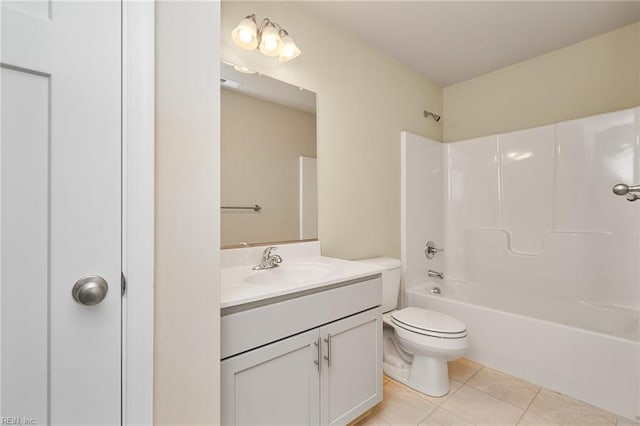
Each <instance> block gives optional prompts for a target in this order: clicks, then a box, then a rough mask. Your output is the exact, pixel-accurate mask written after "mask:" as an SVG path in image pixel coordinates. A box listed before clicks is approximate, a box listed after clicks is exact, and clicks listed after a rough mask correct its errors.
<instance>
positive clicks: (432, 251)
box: [424, 241, 444, 259]
mask: <svg viewBox="0 0 640 426" xmlns="http://www.w3.org/2000/svg"><path fill="white" fill-rule="evenodd" d="M441 251H444V249H439V248H436V243H434V242H433V241H427V245H426V246H425V247H424V255H425V256H426V257H427V259H433V256H435V255H436V253H440V252H441Z"/></svg>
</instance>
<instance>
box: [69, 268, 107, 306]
mask: <svg viewBox="0 0 640 426" xmlns="http://www.w3.org/2000/svg"><path fill="white" fill-rule="evenodd" d="M108 291H109V285H108V284H107V282H106V281H105V280H104V278H102V277H99V276H97V275H89V276H87V277H84V278H80V279H79V280H78V281H76V283H75V284H74V286H73V289H71V295H72V296H73V300H75V301H76V302H78V303H79V304H81V305H87V306H92V305H97V304H98V303H100V302H102V301H103V300H104V298H105V297H107V292H108Z"/></svg>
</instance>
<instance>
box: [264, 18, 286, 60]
mask: <svg viewBox="0 0 640 426" xmlns="http://www.w3.org/2000/svg"><path fill="white" fill-rule="evenodd" d="M281 43H282V42H281V40H280V35H279V34H278V30H277V29H276V26H275V25H273V23H271V22H269V23H268V24H267V25H266V26H265V27H264V29H263V30H262V38H261V40H260V51H261V52H262V53H263V54H264V55H266V56H277V55H278V53H280V44H281Z"/></svg>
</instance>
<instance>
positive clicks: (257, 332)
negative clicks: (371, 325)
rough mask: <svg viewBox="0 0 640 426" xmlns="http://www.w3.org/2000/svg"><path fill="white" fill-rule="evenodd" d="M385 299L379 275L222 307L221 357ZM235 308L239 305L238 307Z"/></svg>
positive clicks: (352, 312)
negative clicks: (262, 302)
mask: <svg viewBox="0 0 640 426" xmlns="http://www.w3.org/2000/svg"><path fill="white" fill-rule="evenodd" d="M381 303H382V280H381V278H380V275H374V276H372V277H367V278H362V279H359V280H354V281H348V282H345V283H342V284H340V285H339V286H338V287H333V288H331V289H327V290H321V291H318V292H315V293H312V294H303V295H299V296H297V297H293V298H291V299H287V300H282V301H278V302H275V303H269V304H266V305H264V306H257V307H253V306H252V307H251V308H249V309H247V310H241V311H239V312H234V313H229V314H226V315H225V310H223V311H222V318H221V324H220V325H221V358H222V359H225V358H228V357H231V356H233V355H236V354H239V353H242V352H245V351H248V350H250V349H253V348H257V347H259V346H262V345H265V344H267V343H270V342H274V341H276V340H280V339H283V338H285V337H288V336H292V335H294V334H296V333H300V332H302V331H306V330H310V329H312V328H315V327H318V326H320V325H323V324H327V323H329V322H332V321H335V320H337V319H339V318H344V317H346V316H349V315H352V314H354V313H357V312H361V311H364V310H367V309H370V308H373V307H376V306H379V305H380V304H381ZM234 309H238V308H237V307H235V308H234Z"/></svg>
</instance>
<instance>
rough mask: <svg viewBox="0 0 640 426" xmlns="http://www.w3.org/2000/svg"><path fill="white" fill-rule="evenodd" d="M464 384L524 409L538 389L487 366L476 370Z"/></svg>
mask: <svg viewBox="0 0 640 426" xmlns="http://www.w3.org/2000/svg"><path fill="white" fill-rule="evenodd" d="M466 385H467V386H471V387H472V388H475V389H478V390H480V391H482V392H484V393H487V394H489V395H491V396H493V397H496V398H498V399H501V400H503V401H506V402H509V403H511V404H513V405H515V406H517V407H520V408H524V409H526V408H527V407H528V406H529V404H530V403H531V401H533V398H535V396H536V394H537V393H538V390H540V388H539V387H538V386H536V385H532V384H531V383H529V382H525V381H524V380H521V379H518V378H516V377H513V376H509V375H508V374H504V373H501V372H500V371H496V370H492V369H490V368H487V367H485V368H483V369H482V370H480V371H478V373H477V374H476V375H475V376H473V377H472V378H471V379H469V381H468V382H467V383H466Z"/></svg>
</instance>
